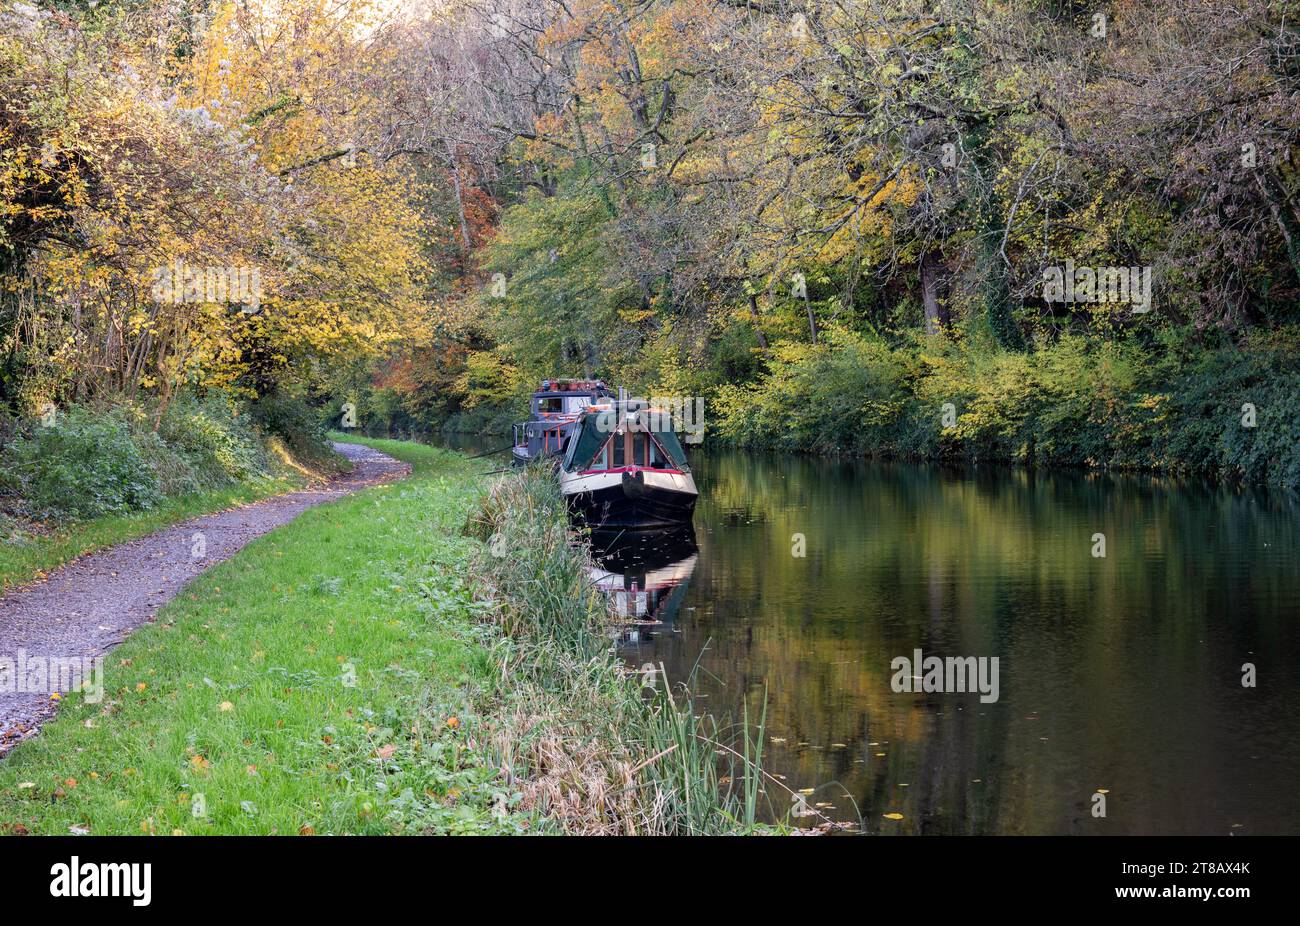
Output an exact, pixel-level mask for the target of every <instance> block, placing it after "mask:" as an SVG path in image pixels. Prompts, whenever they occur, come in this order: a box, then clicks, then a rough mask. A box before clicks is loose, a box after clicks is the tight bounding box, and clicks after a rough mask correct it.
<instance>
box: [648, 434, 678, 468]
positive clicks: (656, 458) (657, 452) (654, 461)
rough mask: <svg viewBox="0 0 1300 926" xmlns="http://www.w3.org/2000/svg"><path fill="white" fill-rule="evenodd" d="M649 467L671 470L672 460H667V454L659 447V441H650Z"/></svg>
mask: <svg viewBox="0 0 1300 926" xmlns="http://www.w3.org/2000/svg"><path fill="white" fill-rule="evenodd" d="M649 466H650V468H651V469H672V468H673V464H672V460H670V459H669V458H668V454H667V453H666V452H664V448H662V447H660V446H659V441H657V440H652V441H651V442H650V463H649Z"/></svg>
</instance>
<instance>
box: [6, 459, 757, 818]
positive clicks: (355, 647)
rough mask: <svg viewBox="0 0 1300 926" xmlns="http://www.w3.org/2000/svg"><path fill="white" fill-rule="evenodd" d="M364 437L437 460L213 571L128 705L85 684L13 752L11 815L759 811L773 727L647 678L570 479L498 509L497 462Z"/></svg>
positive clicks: (156, 628) (166, 633)
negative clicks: (760, 752) (573, 531)
mask: <svg viewBox="0 0 1300 926" xmlns="http://www.w3.org/2000/svg"><path fill="white" fill-rule="evenodd" d="M357 442H358V443H365V444H367V445H368V446H371V447H374V448H376V449H378V450H381V451H382V452H384V453H387V454H389V455H391V456H393V457H396V458H397V459H399V460H402V461H404V462H406V463H409V464H411V466H412V470H413V472H412V474H411V476H410V477H409V478H408V479H407V480H405V481H403V482H401V483H397V484H393V485H388V486H381V487H376V488H372V489H367V490H365V491H362V492H360V493H357V494H356V495H354V496H351V497H349V498H346V499H343V500H340V501H338V502H336V503H333V504H329V505H324V506H321V507H319V508H315V509H312V510H310V511H308V512H306V513H305V514H303V515H302V516H301V517H300V518H298V519H297V520H295V521H294V522H292V523H291V524H289V525H286V526H285V527H283V528H280V529H278V530H276V531H274V532H272V533H270V534H267V535H266V536H264V537H262V538H260V539H258V540H256V541H254V542H253V543H251V544H249V545H248V546H247V547H246V548H245V549H244V550H242V551H241V552H240V553H239V554H238V555H236V556H235V557H234V558H232V559H230V560H228V561H227V562H225V563H222V564H221V565H219V566H216V567H214V568H213V569H211V570H210V571H208V572H206V573H204V574H203V575H202V576H200V577H198V578H197V579H196V580H195V581H194V582H192V583H191V584H190V585H189V586H187V587H186V588H185V589H184V591H183V592H182V593H181V594H180V595H179V596H178V597H177V598H176V599H175V600H173V601H172V602H171V603H170V604H169V605H167V606H166V607H165V608H163V609H162V610H161V611H160V612H159V614H158V616H157V618H156V620H155V621H154V622H152V623H150V624H148V625H146V626H144V627H142V628H141V629H140V630H138V631H137V632H136V633H135V634H133V635H132V636H131V637H130V638H129V639H127V641H126V642H125V643H123V644H122V646H120V647H119V648H117V649H116V650H114V651H113V652H112V653H111V655H110V657H109V658H108V659H107V660H106V664H105V679H104V697H103V699H102V700H98V699H97V700H95V702H94V703H92V702H91V701H90V700H89V699H87V698H85V697H83V696H82V695H81V694H72V695H70V696H68V697H67V698H66V699H64V701H63V704H62V706H61V709H60V711H59V714H58V717H57V718H56V719H55V720H54V721H52V722H51V723H49V724H48V725H47V726H46V727H45V728H44V730H43V731H42V733H41V734H40V735H39V736H38V737H36V738H34V739H32V740H30V741H28V742H25V743H23V744H22V745H20V746H19V747H17V748H15V749H14V750H13V751H12V752H11V753H10V754H9V755H8V756H7V757H6V758H5V759H4V760H3V761H0V832H4V833H11V834H23V833H48V834H55V835H66V834H68V833H93V834H131V833H158V834H168V833H174V834H202V833H207V834H216V833H279V834H292V833H299V834H304V835H309V834H317V833H370V834H383V833H527V832H570V833H593V832H599V833H632V832H636V833H713V832H743V831H748V830H750V829H751V828H752V827H751V826H750V821H753V820H755V819H756V817H757V811H756V807H755V804H754V802H755V801H757V799H758V789H757V787H755V779H754V778H753V775H754V774H756V773H755V772H753V771H752V770H753V769H754V768H755V765H754V763H753V762H746V761H745V760H744V756H745V755H746V753H747V751H752V750H753V749H754V748H756V747H755V743H756V742H757V735H755V736H754V737H751V738H750V740H749V741H748V742H749V745H748V746H747V745H746V741H745V739H744V738H743V737H741V738H740V739H737V738H735V736H734V735H733V734H732V733H731V732H730V731H725V732H726V735H725V737H724V736H723V735H722V734H721V733H719V731H718V729H717V728H715V727H713V726H709V725H707V724H708V722H707V720H705V719H703V718H700V717H697V716H696V715H695V714H694V713H693V712H691V711H690V710H689V709H688V708H687V707H686V706H685V705H682V704H680V703H679V702H673V701H671V700H669V699H668V695H667V692H661V693H656V692H654V691H653V690H650V689H645V692H644V695H643V686H642V678H641V677H639V676H636V675H633V674H631V673H628V672H626V671H624V670H623V669H622V664H621V663H620V662H619V661H618V660H617V659H616V658H615V657H614V656H613V655H612V654H611V653H610V652H609V650H610V646H609V644H610V641H609V638H608V637H606V638H605V642H604V645H603V646H602V645H600V643H599V640H600V633H601V630H600V625H599V621H598V620H597V619H598V617H599V614H598V612H596V611H594V610H592V608H591V607H589V606H590V605H592V604H593V602H592V601H591V600H590V599H589V596H583V595H582V594H581V591H580V585H579V586H572V585H570V584H569V583H570V581H571V580H572V579H574V578H575V577H576V576H578V575H579V574H580V573H581V560H580V559H578V558H575V556H577V554H575V551H573V550H572V549H571V547H570V546H569V544H568V542H567V535H566V533H565V530H564V527H563V525H562V522H561V521H560V520H558V519H557V518H556V517H555V516H556V514H557V513H558V510H559V509H558V508H557V507H556V505H555V499H554V498H553V497H552V498H549V499H548V497H547V496H546V494H545V493H544V492H542V491H540V488H541V486H540V485H537V486H533V487H531V488H527V487H525V486H524V484H523V483H522V482H520V481H519V480H517V479H513V478H512V479H508V480H504V481H503V485H505V486H508V485H514V486H515V487H516V489H515V490H513V491H512V490H509V489H508V488H501V489H499V490H498V491H496V492H493V493H492V494H491V495H489V496H488V505H487V506H486V507H483V498H484V491H485V489H486V487H487V485H488V483H489V482H490V479H489V478H488V477H486V476H485V475H484V474H485V472H487V471H488V470H490V469H491V468H492V467H491V465H490V464H486V463H485V461H481V460H480V461H474V460H470V459H468V458H466V457H464V456H462V455H460V454H455V453H451V452H448V451H442V450H437V449H434V448H429V447H424V446H420V445H415V444H409V443H402V442H395V441H364V440H357ZM534 490H537V491H534ZM488 527H491V530H490V532H489V533H488V534H487V537H488V538H490V537H491V536H494V535H497V534H499V535H501V536H503V537H505V538H506V542H507V547H506V548H505V549H513V550H514V554H512V555H509V556H494V555H493V549H494V548H495V549H497V550H500V549H502V547H501V542H500V541H498V542H497V543H496V544H495V545H494V544H489V543H484V542H482V541H481V540H477V539H475V538H474V537H472V536H470V534H482V533H483V531H484V530H485V529H487V528H488ZM510 538H514V541H511V539H510ZM515 541H517V542H518V546H517V547H512V546H510V544H513V543H514V542H515ZM589 618H590V619H592V620H593V621H595V622H593V623H591V624H589V625H588V624H586V623H584V622H585V621H587V620H588V619H589ZM528 620H535V621H536V623H534V624H533V625H531V626H530V625H529V624H528V623H527V621H528ZM715 743H716V744H715ZM730 743H736V744H738V749H737V752H738V754H739V758H735V761H724V762H723V763H722V764H721V766H719V765H718V763H716V762H714V761H713V759H714V758H715V757H716V756H717V751H718V749H720V748H721V747H722V745H724V744H730ZM728 769H731V771H730V773H728ZM745 769H750V770H751V772H750V774H749V775H747V774H746V772H745V771H744V770H745ZM724 779H725V780H724Z"/></svg>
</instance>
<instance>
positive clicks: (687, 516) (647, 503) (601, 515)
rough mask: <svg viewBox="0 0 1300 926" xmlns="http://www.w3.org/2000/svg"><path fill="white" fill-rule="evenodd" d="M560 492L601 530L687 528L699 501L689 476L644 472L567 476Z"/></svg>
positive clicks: (570, 506)
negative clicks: (675, 526) (680, 526)
mask: <svg viewBox="0 0 1300 926" xmlns="http://www.w3.org/2000/svg"><path fill="white" fill-rule="evenodd" d="M560 490H561V491H562V492H563V493H564V496H565V498H566V499H567V500H568V503H569V509H570V510H571V511H573V512H574V513H575V514H580V515H581V516H582V517H583V518H584V519H585V520H586V521H587V523H588V524H590V525H591V526H592V527H593V528H595V529H598V530H599V529H606V528H622V529H631V530H646V529H658V528H664V527H671V526H673V525H676V524H686V523H689V522H690V520H691V515H692V514H693V513H694V511H695V501H696V499H697V498H698V497H699V493H698V492H697V491H696V489H695V480H694V479H692V478H691V475H690V473H677V472H665V471H656V470H644V469H643V470H637V471H626V470H625V471H621V472H601V473H574V474H565V475H564V477H563V478H562V480H561V483H560Z"/></svg>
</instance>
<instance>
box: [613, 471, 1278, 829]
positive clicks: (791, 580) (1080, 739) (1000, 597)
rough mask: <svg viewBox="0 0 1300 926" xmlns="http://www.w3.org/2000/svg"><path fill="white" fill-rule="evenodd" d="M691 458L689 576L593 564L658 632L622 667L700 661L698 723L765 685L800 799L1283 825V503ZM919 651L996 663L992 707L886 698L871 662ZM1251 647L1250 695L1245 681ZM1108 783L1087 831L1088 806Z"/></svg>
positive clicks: (1210, 491)
mask: <svg viewBox="0 0 1300 926" xmlns="http://www.w3.org/2000/svg"><path fill="white" fill-rule="evenodd" d="M692 464H693V466H694V468H695V470H696V474H697V479H698V483H699V486H700V491H701V498H700V503H699V506H698V508H697V512H696V518H695V528H696V533H697V539H698V552H694V551H692V552H691V553H690V554H688V555H687V556H685V557H683V558H682V559H680V560H669V561H667V562H677V563H687V562H689V564H690V568H689V569H685V570H684V572H683V574H682V575H680V576H678V575H676V574H674V573H673V571H672V570H671V569H670V570H669V571H667V572H661V571H660V570H663V569H664V568H665V566H656V567H653V568H652V567H650V566H649V565H646V566H645V567H644V568H643V569H642V568H641V567H638V566H637V565H635V564H631V563H629V561H628V560H627V559H626V556H625V558H624V559H622V560H619V559H617V558H615V559H611V560H608V561H607V562H606V564H605V565H604V566H603V569H604V570H605V571H606V572H607V574H608V576H609V577H611V578H609V580H608V581H609V583H610V586H611V588H613V589H614V591H615V592H616V594H617V593H619V592H621V593H623V594H625V595H626V596H628V597H625V598H624V599H620V601H622V602H623V603H624V604H623V605H621V606H625V607H626V609H627V613H628V615H629V616H631V615H640V614H642V613H644V614H645V615H646V616H647V618H653V620H654V621H657V622H658V623H656V624H650V623H647V624H644V625H641V626H639V627H638V628H637V633H636V635H635V637H634V638H632V639H629V640H628V646H627V648H626V649H627V652H626V655H627V658H628V660H629V661H630V662H633V663H634V664H637V665H640V664H642V663H645V662H652V663H655V664H659V663H663V665H664V666H665V668H666V670H667V672H668V675H669V678H670V679H671V680H681V679H685V678H687V677H690V676H691V675H692V673H693V672H694V670H695V669H696V666H697V665H698V666H699V668H700V670H701V671H700V672H699V673H698V674H697V675H696V676H695V677H696V679H697V681H696V691H697V694H698V695H700V696H701V697H703V698H705V699H707V700H705V701H703V702H702V703H704V704H706V705H707V706H708V707H709V708H710V709H711V710H713V711H714V713H715V714H719V715H723V714H730V715H731V716H739V714H740V711H741V708H742V707H745V706H748V708H749V711H750V715H751V716H754V715H756V712H757V710H758V709H759V708H760V706H761V705H762V703H763V701H764V700H766V703H767V716H768V731H767V732H768V735H769V748H768V753H767V766H768V768H769V770H770V771H772V772H774V773H776V774H778V775H782V776H785V780H786V782H787V783H789V784H790V785H791V786H792V787H796V788H798V787H804V786H817V791H816V793H815V794H814V795H812V796H810V797H809V798H808V802H809V804H814V803H826V804H829V805H832V806H831V807H830V808H828V809H827V812H828V813H829V814H831V815H832V816H836V817H838V818H840V819H857V817H858V814H859V811H860V813H861V816H862V818H863V820H864V821H865V824H866V829H867V830H868V831H869V832H881V833H1078V834H1092V833H1099V834H1136V833H1169V834H1182V833H1209V834H1227V833H1236V834H1247V833H1296V832H1300V801H1297V800H1296V797H1295V794H1294V788H1295V782H1296V781H1297V780H1298V779H1300V672H1298V671H1297V669H1298V668H1300V559H1298V558H1297V556H1296V551H1297V547H1298V545H1300V508H1297V505H1296V502H1295V499H1294V498H1293V497H1291V496H1289V495H1283V494H1273V493H1262V492H1252V491H1242V490H1236V489H1232V488H1226V487H1211V486H1205V485H1199V484H1178V483H1176V482H1172V481H1170V480H1162V479H1151V478H1114V477H1107V476H1096V475H1091V476H1090V475H1078V474H1053V475H1050V476H1049V475H1043V474H1034V473H1031V472H1025V471H1013V470H1001V469H999V470H972V471H945V470H941V469H933V468H925V467H910V466H890V465H877V464H870V463H862V462H843V461H830V460H815V459H803V458H794V457H780V456H772V457H761V456H755V455H748V454H745V455H742V454H722V453H715V454H710V455H701V456H698V457H697V458H695V459H693V460H692ZM1097 532H1103V533H1105V534H1106V537H1107V555H1106V556H1105V557H1104V558H1100V557H1094V556H1093V555H1092V549H1093V540H1092V537H1093V535H1094V534H1095V533H1097ZM796 534H801V535H803V538H804V543H805V545H806V550H805V551H804V552H805V554H806V555H803V556H799V555H797V550H798V544H797V538H796V537H795V535H796ZM692 545H694V541H693V542H692ZM638 569H641V571H638ZM619 577H621V579H620V578H619ZM652 577H653V579H652ZM661 579H662V582H661ZM688 579H689V583H688V582H687V580H688ZM651 584H656V585H660V584H661V585H662V588H659V589H657V590H656V592H655V593H654V594H653V595H652V594H651V593H650V592H649V585H651ZM643 593H644V594H645V599H644V602H642V601H641V600H640V599H639V598H637V597H636V596H639V595H642V594H643ZM917 648H920V649H922V650H924V651H925V652H926V653H927V654H930V653H933V654H936V655H940V656H947V655H953V656H998V657H1000V660H1001V697H1000V699H999V700H998V702H996V703H992V704H981V703H980V701H979V696H978V695H976V694H968V695H961V694H924V693H921V694H904V693H895V692H894V691H893V690H892V689H891V686H890V678H891V674H892V673H891V669H890V661H891V659H893V657H895V656H900V655H910V654H911V653H912V652H913V650H914V649H917ZM1247 662H1251V663H1254V664H1255V665H1256V666H1257V667H1258V673H1259V682H1258V686H1257V687H1254V688H1247V687H1243V686H1242V684H1241V680H1242V666H1243V664H1244V663H1247ZM1100 789H1104V790H1105V791H1106V792H1107V816H1106V817H1105V818H1095V817H1093V816H1092V815H1091V813H1090V809H1091V798H1092V795H1093V794H1094V793H1096V792H1097V791H1098V790H1100ZM788 809H789V808H788V806H778V807H776V808H774V814H775V815H777V816H781V815H783V814H785V813H786V812H787V811H788ZM886 814H890V815H901V819H890V818H887V817H886V816H885V815H886Z"/></svg>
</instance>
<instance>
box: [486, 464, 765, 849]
mask: <svg viewBox="0 0 1300 926" xmlns="http://www.w3.org/2000/svg"><path fill="white" fill-rule="evenodd" d="M472 526H473V527H474V528H475V529H476V532H477V534H478V536H479V537H480V538H482V539H486V540H489V542H488V544H487V545H486V546H485V547H484V548H482V549H480V550H479V551H478V553H477V557H476V566H477V568H476V570H475V572H476V574H477V575H478V576H479V577H480V583H481V585H480V593H481V594H482V595H483V596H484V597H485V598H486V600H487V601H488V603H489V607H488V609H487V611H486V614H487V615H489V616H490V617H491V618H492V619H493V620H495V621H496V622H497V623H498V625H499V626H500V627H501V629H502V630H503V632H504V633H503V635H502V637H501V638H500V640H499V641H498V642H497V644H496V646H495V648H494V653H493V663H494V664H495V666H496V667H497V671H498V672H499V673H500V680H501V681H500V684H499V685H498V688H497V695H496V698H495V701H494V703H493V706H492V710H491V711H490V714H491V716H492V718H493V724H492V726H491V729H490V730H489V731H488V735H489V738H490V748H491V750H492V754H493V756H494V757H495V760H496V761H497V762H498V763H500V764H501V766H502V767H503V768H504V769H506V770H507V774H508V778H509V781H510V782H511V783H512V787H514V788H515V789H517V793H518V794H519V796H520V799H521V806H522V807H524V808H526V809H532V810H534V811H536V812H538V813H540V814H542V815H543V816H544V817H545V818H546V819H548V820H551V821H554V822H555V823H556V824H557V825H558V826H559V827H560V828H561V829H563V831H565V832H569V833H578V834H636V835H646V834H652V835H713V834H725V833H749V832H756V831H768V830H769V829H770V828H769V827H765V826H762V825H760V824H759V823H758V822H757V821H758V816H759V806H758V805H759V802H760V801H766V797H765V788H766V787H767V786H768V785H775V786H776V787H778V788H781V787H784V786H782V785H781V784H780V783H779V782H777V781H776V780H775V779H772V778H770V777H769V776H766V775H764V774H763V773H762V771H761V760H762V752H761V748H762V743H763V720H764V718H762V717H757V718H750V717H741V718H738V722H736V723H730V722H728V721H727V720H726V719H725V718H723V719H719V718H714V717H712V716H711V715H709V714H705V713H700V712H697V710H696V708H695V705H694V704H693V702H692V700H691V696H690V693H689V691H688V690H685V689H683V688H681V687H678V688H677V689H676V690H673V689H672V688H670V687H668V686H667V685H666V684H664V683H663V682H662V681H659V680H658V676H656V677H655V678H654V679H650V680H649V682H650V683H649V684H647V679H646V677H644V676H642V675H641V674H639V673H636V672H629V670H628V669H627V667H626V666H625V665H624V663H623V661H622V660H621V659H620V658H619V657H618V655H617V652H616V651H615V648H614V645H613V638H614V636H616V635H617V631H618V628H617V627H615V626H612V625H611V624H610V622H609V619H608V617H607V616H606V604H605V600H604V599H603V597H601V596H600V595H599V593H598V592H596V591H595V590H594V589H593V588H592V586H591V583H590V582H589V580H588V575H589V572H588V570H589V568H590V567H591V566H592V563H591V560H590V558H589V556H588V554H587V552H586V548H585V547H577V546H575V545H574V544H573V543H572V542H571V537H570V532H569V529H568V518H567V516H566V512H565V509H564V501H563V499H562V498H561V496H560V493H559V490H558V488H557V486H556V484H555V480H554V478H553V477H551V475H550V474H549V473H546V472H544V471H541V470H537V469H532V468H530V469H529V470H528V471H526V472H524V473H523V474H522V475H518V476H512V477H510V478H506V479H501V480H498V481H497V482H495V483H494V485H493V487H492V490H491V492H490V493H488V495H487V496H486V497H485V499H484V501H483V503H482V505H481V506H480V509H479V511H478V512H477V513H476V516H475V518H474V521H473V525H472Z"/></svg>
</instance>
